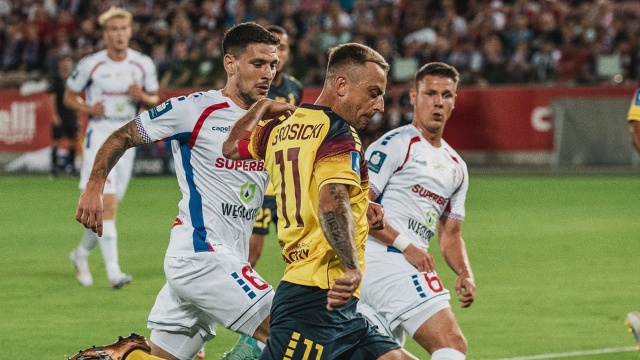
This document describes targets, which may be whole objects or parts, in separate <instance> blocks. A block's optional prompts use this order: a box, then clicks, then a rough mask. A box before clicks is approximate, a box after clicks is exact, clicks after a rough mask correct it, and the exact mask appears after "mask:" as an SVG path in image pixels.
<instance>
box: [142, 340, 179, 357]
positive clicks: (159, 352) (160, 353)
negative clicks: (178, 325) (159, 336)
mask: <svg viewBox="0 0 640 360" xmlns="http://www.w3.org/2000/svg"><path fill="white" fill-rule="evenodd" d="M149 346H150V347H151V355H153V356H157V357H159V358H163V359H166V360H180V359H178V358H177V357H175V356H173V355H171V354H169V353H168V352H167V351H165V350H164V349H163V348H161V347H160V346H158V345H156V344H154V343H153V342H152V341H151V340H149Z"/></svg>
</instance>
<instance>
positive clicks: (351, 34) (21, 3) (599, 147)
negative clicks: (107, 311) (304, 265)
mask: <svg viewBox="0 0 640 360" xmlns="http://www.w3.org/2000/svg"><path fill="white" fill-rule="evenodd" d="M111 5H118V6H121V7H124V8H126V9H128V10H129V11H131V12H132V13H133V15H134V31H133V33H134V35H133V41H132V45H131V46H132V47H133V48H134V49H137V50H139V51H142V52H144V53H146V54H148V55H150V56H151V57H152V58H153V60H154V61H155V64H156V66H157V70H158V74H159V79H160V83H161V92H160V99H161V101H162V100H164V99H166V98H168V97H171V96H176V95H182V94H188V93H190V92H192V91H196V90H206V89H214V88H220V87H221V86H222V84H223V83H224V76H225V73H224V69H223V68H222V66H221V47H220V43H221V38H222V35H223V34H224V32H225V30H226V29H228V28H229V27H230V26H232V25H233V24H236V23H239V22H244V21H256V22H258V23H260V24H262V25H269V24H277V25H280V26H282V27H284V28H285V29H286V30H287V31H288V32H289V36H290V39H291V40H290V43H291V49H292V51H291V60H290V62H289V64H287V67H286V69H285V71H286V72H287V73H289V74H291V75H293V76H295V77H296V78H297V79H299V80H300V81H301V82H302V83H303V84H304V87H305V92H304V98H303V100H304V101H310V102H312V101H314V100H315V98H316V96H317V94H318V93H319V87H320V86H321V82H322V79H323V78H324V71H325V65H326V52H327V49H329V48H330V47H332V46H334V45H337V44H340V43H344V42H350V41H354V42H360V43H364V44H367V45H369V46H371V47H373V48H375V49H376V50H378V51H379V52H380V53H381V54H382V55H383V56H384V57H385V58H386V59H387V61H388V62H389V63H390V64H391V66H392V67H391V71H390V76H389V88H388V89H387V106H386V111H385V113H384V114H381V115H379V116H377V117H376V118H375V119H374V121H372V122H371V123H370V124H369V125H368V127H367V128H366V129H365V130H364V131H363V132H362V134H361V137H362V139H363V142H364V143H365V145H366V144H368V143H370V142H371V141H373V140H375V139H376V138H377V137H378V136H380V135H381V134H383V133H384V132H385V131H387V130H389V129H391V128H394V127H397V126H400V125H404V124H406V123H408V122H409V121H410V119H411V113H412V108H411V104H410V103H409V98H408V87H409V82H410V80H411V77H412V75H413V74H414V72H415V71H416V70H417V69H418V68H419V67H420V66H421V65H422V64H424V63H426V62H429V61H443V62H446V63H448V64H450V65H453V66H455V67H456V68H457V69H458V71H459V72H460V74H461V81H460V86H459V94H458V99H457V103H456V110H455V111H454V113H453V115H452V118H451V121H450V122H449V125H448V126H447V129H446V132H445V139H447V141H448V142H449V143H450V144H451V145H452V146H453V147H454V148H456V149H457V150H458V151H459V152H460V153H461V154H462V155H463V156H464V158H465V159H466V160H467V162H468V163H469V165H470V166H471V167H473V166H476V165H478V166H482V167H487V166H510V167H513V166H523V165H524V166H526V167H527V168H530V166H532V165H537V166H539V167H538V169H562V168H567V167H576V166H598V167H602V166H604V167H605V168H612V167H615V168H616V169H617V170H620V169H622V170H628V169H629V168H631V169H634V168H636V169H637V167H638V163H639V162H640V161H639V160H638V155H637V154H635V153H634V151H633V150H632V149H633V148H632V146H631V142H630V136H629V134H628V126H627V123H626V112H627V110H628V107H629V104H630V100H631V97H632V96H633V91H634V89H635V87H636V85H637V83H638V80H639V78H640V2H639V1H635V0H634V1H632V0H626V1H625V0H620V1H616V0H594V1H576V0H562V1H561V0H505V1H501V0H492V1H486V0H467V1H464V0H415V1H410V0H319V1H312V0H291V1H285V0H254V1H249V0H201V1H198V0H196V1H184V0H183V1H178V0H133V1H102V0H0V164H1V165H2V167H1V168H0V169H2V171H7V172H25V171H46V169H43V167H47V166H49V165H48V164H47V162H46V161H45V160H46V159H45V158H47V156H48V155H47V154H46V152H47V148H48V147H49V146H50V143H51V140H50V139H51V126H50V124H51V115H50V114H51V112H52V111H53V108H52V102H51V101H50V97H52V96H53V94H50V93H48V92H47V89H48V86H49V84H50V83H51V82H52V77H53V75H54V73H55V72H56V68H57V62H58V61H59V60H60V59H62V58H65V57H71V58H72V59H73V60H74V61H78V60H79V59H80V58H82V57H83V56H85V55H87V54H89V53H92V52H95V51H97V50H99V49H101V48H103V40H102V37H101V29H100V27H99V25H98V24H97V16H98V15H99V14H100V13H102V12H103V11H105V10H106V9H108V8H109V7H110V6H111ZM84 120H85V119H82V118H81V122H83V121H84ZM80 134H82V131H81V132H80ZM81 143H82V142H80V144H81ZM63 147H64V144H63ZM38 151H40V152H38ZM25 154H27V155H30V156H29V157H26V158H25ZM41 158H42V161H40V163H38V161H37V159H41ZM170 165H171V164H170V159H169V156H168V153H167V151H166V148H165V146H163V144H156V145H154V146H152V147H149V148H143V149H140V150H139V160H138V163H137V165H136V173H138V174H142V173H145V174H146V173H151V174H154V173H166V172H170V171H171V166H170Z"/></svg>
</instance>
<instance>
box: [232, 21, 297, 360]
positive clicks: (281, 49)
mask: <svg viewBox="0 0 640 360" xmlns="http://www.w3.org/2000/svg"><path fill="white" fill-rule="evenodd" d="M267 30H269V31H270V32H271V33H272V34H273V35H275V36H277V37H278V39H280V44H279V45H278V66H277V67H276V75H275V77H274V78H273V81H272V82H271V87H270V88H269V93H268V94H267V97H269V98H270V99H273V100H276V101H281V102H285V103H289V104H291V105H296V106H297V105H300V101H301V100H302V84H301V83H300V82H299V81H298V80H297V79H296V78H294V77H292V76H291V75H289V74H286V73H285V72H284V69H285V67H286V66H287V65H288V63H289V54H290V51H291V50H290V48H289V35H288V34H287V32H286V30H285V29H284V28H282V27H280V26H277V25H271V26H269V27H267ZM271 223H273V224H274V225H276V226H277V225H278V209H277V207H276V198H275V196H274V195H273V185H272V184H271V182H269V184H268V185H267V189H266V191H265V194H264V201H263V202H262V206H261V208H260V211H259V212H258V215H257V217H256V221H255V223H254V225H253V231H252V233H251V238H250V239H249V263H250V264H251V266H252V267H253V266H255V265H256V263H257V262H258V259H260V255H261V254H262V248H263V245H264V238H265V236H266V235H268V234H269V227H270V226H271ZM256 346H257V344H256V342H255V339H252V338H250V337H248V336H245V335H241V336H240V339H238V341H237V342H236V344H235V345H234V346H233V349H231V350H230V351H229V352H226V353H225V354H224V356H223V357H222V359H223V360H242V359H244V355H243V354H246V353H259V352H260V349H259V348H258V349H255V347H256Z"/></svg>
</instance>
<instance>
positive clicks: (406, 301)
mask: <svg viewBox="0 0 640 360" xmlns="http://www.w3.org/2000/svg"><path fill="white" fill-rule="evenodd" d="M386 248H387V247H386V246H383V245H380V244H378V243H373V242H372V241H369V242H368V243H367V252H366V269H365V272H364V275H363V276H362V291H361V293H360V294H361V295H360V302H359V303H358V311H360V312H361V313H362V314H363V315H365V316H366V317H367V318H368V319H369V320H370V321H371V322H373V323H374V324H375V325H378V327H379V329H380V330H381V331H382V332H384V333H387V334H388V335H389V336H391V337H392V338H394V340H396V342H398V343H399V344H401V345H402V344H403V343H404V334H403V332H404V331H406V332H407V333H408V334H409V335H410V336H413V334H414V333H415V332H416V331H417V330H418V327H420V325H422V324H423V323H424V322H425V321H427V319H429V318H430V317H431V316H433V315H434V314H435V313H437V312H438V311H440V310H442V309H445V308H448V307H450V305H449V300H450V299H451V295H450V294H449V291H448V290H447V289H445V287H444V286H443V285H442V282H441V281H440V279H439V278H438V276H437V274H436V273H435V272H430V273H425V272H419V271H418V270H417V269H416V268H415V267H414V266H413V265H411V264H410V263H409V262H408V261H407V260H406V259H405V258H404V256H403V255H402V253H399V252H397V250H395V249H393V250H395V251H390V252H387V251H386ZM369 307H370V308H369Z"/></svg>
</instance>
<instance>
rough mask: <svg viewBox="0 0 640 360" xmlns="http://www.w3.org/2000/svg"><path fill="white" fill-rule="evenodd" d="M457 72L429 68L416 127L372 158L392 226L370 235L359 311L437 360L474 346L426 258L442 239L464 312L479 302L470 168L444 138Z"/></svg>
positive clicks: (420, 87)
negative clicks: (472, 254)
mask: <svg viewBox="0 0 640 360" xmlns="http://www.w3.org/2000/svg"><path fill="white" fill-rule="evenodd" d="M458 79H459V76H458V72H457V71H456V69H455V68H453V67H451V66H449V65H447V64H444V63H429V64H426V65H424V66H423V67H422V68H421V69H420V70H419V71H418V72H417V73H416V76H415V84H414V85H413V87H412V89H411V92H410V96H411V103H412V104H413V107H414V117H413V122H412V123H411V124H410V125H406V126H402V127H400V128H398V129H395V130H391V131H390V132H388V133H387V134H385V135H383V136H382V137H381V138H380V139H378V140H377V141H375V142H374V143H372V144H371V145H370V146H369V147H368V148H367V151H366V155H367V159H368V169H369V179H370V184H371V198H372V199H377V201H379V202H380V204H381V205H382V206H383V208H384V209H385V227H384V229H382V230H371V232H370V234H369V238H368V241H367V250H366V263H367V270H366V271H365V272H364V275H363V277H362V297H361V301H360V303H359V304H358V309H359V310H360V311H361V312H362V313H363V314H364V315H365V316H367V317H368V318H369V319H370V320H371V321H372V322H373V323H375V324H377V325H378V328H379V329H380V330H381V331H383V332H385V333H387V334H389V335H390V336H392V337H393V338H394V339H396V341H397V342H398V343H399V344H401V345H402V344H404V340H405V334H406V333H408V334H409V335H410V336H411V337H412V338H413V339H414V340H416V342H417V343H418V344H420V345H421V346H422V347H423V348H424V349H425V350H427V351H428V352H429V353H430V354H431V359H433V360H463V359H465V357H466V355H465V354H466V352H467V342H466V340H465V338H464V336H463V335H462V331H461V330H460V327H459V326H458V323H457V321H456V319H455V317H454V315H453V312H452V311H451V307H450V305H449V299H450V295H449V291H448V290H447V289H445V288H444V286H443V285H442V282H441V281H440V279H439V278H438V275H437V273H436V272H435V265H434V263H433V259H432V257H431V255H430V254H428V253H427V249H428V247H429V242H430V240H431V238H432V237H433V236H434V235H435V234H436V233H437V234H438V242H439V244H440V249H441V251H442V254H443V257H444V259H445V261H446V262H447V264H448V265H449V267H451V269H452V270H453V271H454V272H455V273H456V274H457V276H458V278H457V280H456V284H455V290H456V292H457V293H458V295H459V296H460V299H459V300H460V303H461V305H462V307H465V308H466V307H468V306H470V305H471V303H472V302H473V300H474V298H475V290H476V287H475V284H474V277H473V272H472V271H471V265H470V264H469V258H468V256H467V251H466V247H465V243H464V240H463V238H462V221H463V220H464V216H465V199H466V194H467V188H468V184H469V174H468V172H467V166H466V164H465V163H464V161H463V160H462V158H461V157H460V155H458V153H456V151H455V150H453V148H451V146H449V144H447V142H446V141H445V140H444V139H443V138H442V133H443V131H444V127H445V125H446V123H447V120H448V119H449V117H450V116H451V112H452V111H453V108H454V105H455V99H456V88H457V85H458Z"/></svg>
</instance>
